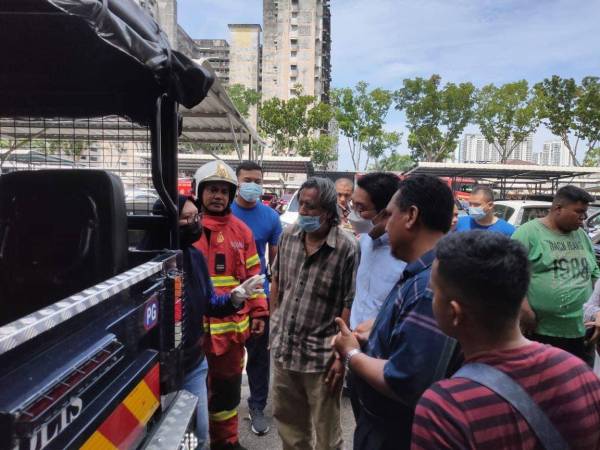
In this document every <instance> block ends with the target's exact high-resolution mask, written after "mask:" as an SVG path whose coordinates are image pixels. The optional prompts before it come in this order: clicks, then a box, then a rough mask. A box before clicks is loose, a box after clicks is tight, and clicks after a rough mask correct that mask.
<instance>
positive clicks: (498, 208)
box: [494, 205, 515, 220]
mask: <svg viewBox="0 0 600 450" xmlns="http://www.w3.org/2000/svg"><path fill="white" fill-rule="evenodd" d="M514 212H515V208H511V207H510V206H506V205H494V215H495V216H496V217H497V218H498V219H504V220H508V219H510V216H512V215H513V213H514Z"/></svg>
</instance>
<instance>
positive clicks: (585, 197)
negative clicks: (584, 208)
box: [552, 184, 594, 205]
mask: <svg viewBox="0 0 600 450" xmlns="http://www.w3.org/2000/svg"><path fill="white" fill-rule="evenodd" d="M593 201H594V197H592V196H591V195H590V194H588V193H587V192H586V191H584V190H583V189H581V188H578V187H577V186H573V185H572V184H569V185H567V186H563V187H561V188H560V189H559V190H558V191H556V195H555V196H554V200H553V201H552V204H553V205H558V204H570V203H577V202H581V203H585V204H589V203H592V202H593Z"/></svg>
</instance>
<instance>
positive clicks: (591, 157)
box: [583, 147, 600, 167]
mask: <svg viewBox="0 0 600 450" xmlns="http://www.w3.org/2000/svg"><path fill="white" fill-rule="evenodd" d="M583 165H584V166H586V167H599V166H600V147H596V148H592V149H590V150H588V151H587V153H586V154H585V160H584V161H583Z"/></svg>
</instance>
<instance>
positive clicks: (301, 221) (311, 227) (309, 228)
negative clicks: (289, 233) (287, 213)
mask: <svg viewBox="0 0 600 450" xmlns="http://www.w3.org/2000/svg"><path fill="white" fill-rule="evenodd" d="M298 226H299V227H300V228H302V230H303V231H304V232H306V233H313V232H315V231H317V230H318V229H319V228H321V219H320V217H319V216H303V215H301V214H299V215H298Z"/></svg>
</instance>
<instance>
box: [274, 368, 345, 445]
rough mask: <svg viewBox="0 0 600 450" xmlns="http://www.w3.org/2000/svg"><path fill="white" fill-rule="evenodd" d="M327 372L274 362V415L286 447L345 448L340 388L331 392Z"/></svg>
mask: <svg viewBox="0 0 600 450" xmlns="http://www.w3.org/2000/svg"><path fill="white" fill-rule="evenodd" d="M326 376H327V373H325V372H319V373H301V372H293V371H290V370H286V369H283V368H282V367H281V365H280V364H279V363H277V362H275V363H274V364H273V417H274V418H275V420H276V422H277V430H278V431H279V436H280V437H281V440H282V441H283V450H337V449H341V448H342V426H341V421H340V402H341V390H340V392H338V393H336V394H335V395H331V394H330V393H329V392H328V390H327V385H325V377H326ZM313 434H316V445H315V444H314V443H313V442H314V439H313Z"/></svg>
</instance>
